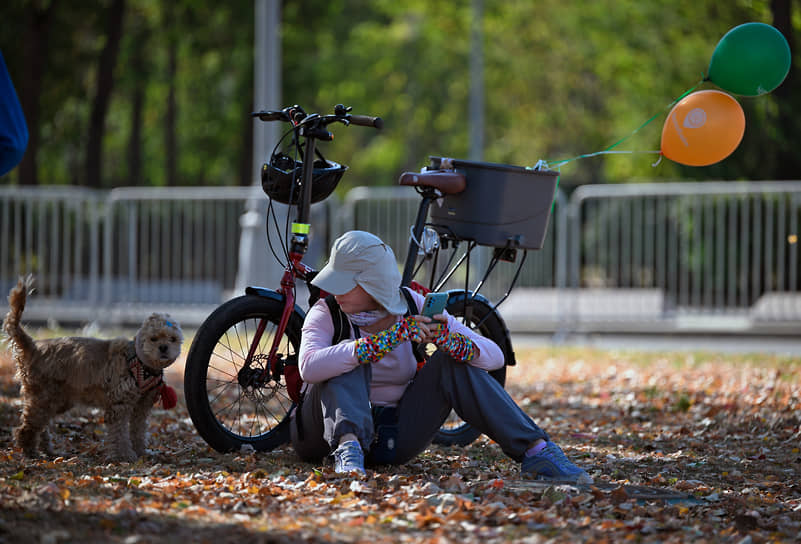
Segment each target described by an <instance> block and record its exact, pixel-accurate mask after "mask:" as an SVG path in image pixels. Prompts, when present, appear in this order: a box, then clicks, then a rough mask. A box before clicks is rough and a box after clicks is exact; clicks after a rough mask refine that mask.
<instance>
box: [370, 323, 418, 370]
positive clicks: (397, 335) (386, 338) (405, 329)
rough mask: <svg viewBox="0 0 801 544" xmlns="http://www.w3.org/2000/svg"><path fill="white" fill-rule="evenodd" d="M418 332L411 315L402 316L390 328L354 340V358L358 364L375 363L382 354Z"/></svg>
mask: <svg viewBox="0 0 801 544" xmlns="http://www.w3.org/2000/svg"><path fill="white" fill-rule="evenodd" d="M417 334H419V329H418V327H417V323H416V322H415V320H414V318H412V317H404V318H403V319H401V320H400V321H398V322H397V323H395V324H394V325H392V326H391V327H390V328H388V329H387V330H385V331H381V332H379V333H377V334H373V335H370V336H365V337H364V338H359V339H358V340H356V359H358V361H359V363H360V364H363V365H364V364H368V363H377V362H378V361H380V360H381V358H382V357H384V355H386V354H387V353H389V352H390V351H392V350H393V349H395V348H396V347H397V346H398V345H399V344H401V343H403V342H406V341H407V340H409V338H410V337H412V336H415V335H417Z"/></svg>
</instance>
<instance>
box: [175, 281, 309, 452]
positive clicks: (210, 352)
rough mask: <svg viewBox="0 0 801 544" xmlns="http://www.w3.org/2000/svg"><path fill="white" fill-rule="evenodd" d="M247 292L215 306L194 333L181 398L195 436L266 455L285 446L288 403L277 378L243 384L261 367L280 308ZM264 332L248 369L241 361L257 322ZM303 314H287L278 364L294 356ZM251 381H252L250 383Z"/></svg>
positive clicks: (215, 445)
mask: <svg viewBox="0 0 801 544" xmlns="http://www.w3.org/2000/svg"><path fill="white" fill-rule="evenodd" d="M275 295H276V298H274V299H273V298H267V297H264V296H259V295H253V294H247V295H243V296H240V297H237V298H234V299H231V300H229V301H228V302H226V303H224V304H223V305H221V306H220V307H218V308H217V309H216V310H215V311H214V312H212V314H211V315H209V317H208V318H206V320H205V321H204V322H203V324H202V325H201V326H200V328H199V329H198V330H197V333H196V334H195V338H194V340H193V342H192V346H191V348H190V349H189V354H188V356H187V360H186V369H185V371H184V396H185V398H186V406H187V409H188V410H189V415H190V417H191V418H192V423H194V425H195V428H196V429H197V431H198V434H200V436H201V437H202V438H203V439H204V440H205V441H206V442H207V443H208V444H209V445H210V446H211V447H212V448H214V449H215V450H217V451H219V452H230V451H238V450H241V449H242V447H243V446H250V447H252V448H253V449H254V450H256V451H270V450H272V449H275V448H276V447H278V446H280V445H282V444H284V443H287V442H289V413H290V410H291V409H292V407H293V406H294V404H293V403H292V400H291V399H290V398H289V395H288V393H287V391H286V383H285V382H284V380H283V376H282V375H281V376H279V380H278V381H276V380H274V379H273V378H269V379H268V380H267V381H266V383H263V384H261V385H259V386H255V387H254V386H251V385H247V384H245V385H246V386H243V380H247V379H249V378H253V377H254V376H256V375H258V374H259V373H260V371H261V370H262V369H263V368H264V365H265V363H266V361H267V358H268V354H269V351H270V347H271V346H272V342H273V338H274V335H275V330H276V328H277V326H278V323H279V322H280V319H281V314H282V312H283V308H284V302H283V299H282V298H280V295H278V294H277V293H276V294H275ZM262 319H264V320H266V322H267V323H266V328H265V330H264V333H263V335H262V337H261V340H260V342H259V344H258V346H257V349H256V352H255V353H254V357H253V359H252V361H253V363H252V364H251V366H250V367H249V369H248V370H245V369H243V368H244V361H245V359H246V357H247V353H248V349H249V347H250V344H251V342H252V340H253V337H254V333H255V330H256V327H257V326H258V324H259V322H260V321H261V320H262ZM302 324H303V316H302V315H300V314H299V313H298V311H295V312H293V313H292V315H291V316H290V319H289V322H288V323H287V326H286V330H285V331H284V334H283V338H282V339H281V343H280V345H279V349H278V354H279V356H280V357H281V360H282V361H286V360H288V359H290V358H293V357H294V358H295V361H296V358H297V353H298V350H299V347H300V333H301V326H302ZM251 382H252V380H251Z"/></svg>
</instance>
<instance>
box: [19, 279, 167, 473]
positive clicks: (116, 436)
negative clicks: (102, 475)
mask: <svg viewBox="0 0 801 544" xmlns="http://www.w3.org/2000/svg"><path fill="white" fill-rule="evenodd" d="M31 284H32V280H31V278H30V277H28V278H25V279H20V281H19V283H17V286H16V287H14V288H13V289H11V292H10V293H9V295H8V302H9V306H10V310H9V312H8V315H7V316H6V319H5V321H4V322H3V329H4V330H5V331H6V333H7V334H8V336H9V340H10V343H11V345H12V347H13V352H14V359H15V361H16V364H17V377H18V378H19V380H20V382H21V386H22V387H21V396H22V416H21V424H20V426H19V427H18V428H17V429H15V431H14V439H15V440H16V442H17V445H18V446H19V447H20V448H22V451H23V452H24V453H25V455H28V456H31V457H33V456H36V455H37V452H38V450H39V449H42V450H43V451H44V452H45V453H47V454H48V455H54V454H53V451H52V449H51V445H50V436H49V433H48V424H49V422H50V420H51V419H52V418H53V416H55V415H57V414H61V413H63V412H66V411H67V410H69V409H70V408H72V407H73V406H75V405H77V404H82V405H89V406H96V407H99V408H103V409H105V423H106V426H107V437H108V438H107V444H106V445H107V447H108V449H109V451H108V454H109V457H110V458H111V459H112V460H115V461H135V460H136V459H137V458H138V457H139V456H141V455H144V453H145V445H146V444H145V430H146V428H147V417H148V415H149V413H150V410H151V408H152V407H153V403H154V402H155V401H156V400H157V397H158V396H159V394H160V393H161V394H162V395H163V396H164V395H165V393H166V392H167V390H169V391H172V390H171V389H170V388H168V387H167V386H166V385H165V384H164V381H163V374H164V369H165V368H166V367H168V366H169V365H171V364H172V363H173V362H174V361H175V359H176V358H177V357H178V354H179V353H180V351H181V342H182V341H183V335H182V333H181V329H180V328H179V327H178V325H177V324H176V323H175V322H174V321H172V320H171V319H170V318H169V316H168V315H166V314H153V315H151V316H150V317H148V318H147V319H145V321H144V323H142V327H141V328H140V329H139V331H138V332H137V333H136V337H135V338H134V340H127V339H125V338H117V339H114V340H100V339H96V338H78V337H64V338H54V339H50V340H40V341H36V340H34V339H33V338H31V337H30V336H29V335H28V334H27V333H26V332H25V331H24V330H23V329H22V326H21V325H20V319H21V317H22V311H23V309H24V308H25V299H26V297H27V293H28V291H29V290H30V287H31ZM171 395H172V399H171V400H172V401H173V402H172V404H173V405H174V391H172V392H171ZM164 401H165V406H167V403H168V398H167V396H164Z"/></svg>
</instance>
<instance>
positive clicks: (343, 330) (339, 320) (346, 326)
mask: <svg viewBox="0 0 801 544" xmlns="http://www.w3.org/2000/svg"><path fill="white" fill-rule="evenodd" d="M325 303H326V305H328V311H329V312H330V313H331V319H332V320H333V321H334V334H333V335H332V337H331V345H332V346H336V345H337V344H339V343H340V342H342V341H343V340H347V339H348V338H350V327H351V323H350V321H349V320H348V316H346V315H345V312H343V311H342V308H340V307H339V303H338V302H337V301H336V299H335V298H334V295H328V296H327V297H325ZM353 331H354V332H355V333H356V334H355V336H356V338H358V337H359V336H360V333H359V327H357V326H356V325H353Z"/></svg>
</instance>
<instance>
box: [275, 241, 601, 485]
mask: <svg viewBox="0 0 801 544" xmlns="http://www.w3.org/2000/svg"><path fill="white" fill-rule="evenodd" d="M312 283H313V284H314V285H316V286H317V287H319V288H321V289H323V290H324V291H327V292H328V293H331V294H333V295H334V299H335V300H336V303H338V308H337V311H338V310H340V309H341V312H344V315H345V316H346V317H347V321H348V323H347V324H346V327H347V326H348V325H350V335H349V337H348V338H346V339H345V340H343V341H341V342H339V343H334V339H333V336H334V330H335V326H334V321H333V320H334V318H335V316H333V315H332V311H331V308H330V307H329V304H327V303H326V302H325V301H324V300H320V301H318V302H317V303H316V304H314V306H312V308H311V309H310V310H309V313H308V315H307V316H306V320H305V322H304V324H303V334H302V340H301V345H300V354H299V367H300V374H301V377H302V378H303V380H304V382H305V386H304V387H305V391H304V397H303V401H302V402H301V404H300V407H299V409H298V410H297V411H296V413H295V417H294V419H293V421H292V425H291V430H292V444H293V447H294V449H295V451H296V452H297V453H298V454H299V455H300V457H301V458H303V459H304V460H307V461H311V462H317V461H319V460H320V459H322V458H324V457H326V456H327V455H330V454H331V452H332V451H333V455H334V468H335V470H336V472H341V473H345V472H357V473H360V474H362V475H363V474H365V469H364V463H365V455H366V460H367V462H368V464H373V465H375V464H402V463H405V462H407V461H409V460H410V459H412V458H414V457H415V456H417V455H418V454H419V453H421V452H422V451H423V450H424V449H425V448H426V447H427V446H428V445H429V444H430V443H431V441H432V440H433V438H434V436H435V434H436V433H437V431H438V430H439V428H440V426H441V425H442V424H443V422H444V421H445V419H446V418H447V417H448V414H449V413H450V411H451V409H453V410H454V411H455V412H456V414H457V415H458V416H459V417H461V418H462V419H463V420H464V421H465V422H467V423H469V424H470V425H471V426H473V427H474V428H476V429H478V430H479V431H481V432H482V433H484V434H486V435H487V436H488V437H490V438H491V439H492V440H494V441H495V442H496V443H497V444H498V445H499V446H500V447H501V449H502V450H503V451H504V452H505V453H506V455H508V456H509V457H511V458H512V459H515V460H517V461H520V462H521V470H522V472H525V473H531V474H534V475H535V476H536V477H537V478H539V479H547V480H560V481H570V482H574V483H591V482H592V478H590V476H589V475H588V474H587V472H585V471H584V470H582V469H581V468H579V467H577V466H576V465H574V464H573V463H571V462H570V461H569V460H568V459H567V457H566V456H565V454H564V453H563V452H562V450H561V449H560V448H559V446H557V445H556V444H554V443H553V442H551V441H550V439H549V438H548V435H547V434H546V433H545V431H543V430H542V429H540V428H539V427H538V426H537V425H536V424H535V423H534V422H533V421H532V419H531V418H530V417H529V416H528V415H527V414H526V413H525V412H523V410H522V409H520V407H519V406H517V404H516V403H515V402H514V400H512V398H511V397H510V396H509V394H508V393H507V392H506V391H505V390H504V389H503V387H502V386H501V385H500V384H499V383H498V382H497V381H495V379H494V378H493V377H492V376H490V375H489V373H488V372H487V371H491V370H495V369H498V368H501V367H502V366H503V365H504V358H503V352H502V351H501V349H500V348H499V347H498V346H497V345H496V344H495V343H494V342H493V341H492V340H490V339H488V338H485V337H483V336H481V335H479V334H476V333H475V332H473V331H472V330H470V329H469V328H467V327H466V326H464V325H463V324H461V323H460V322H459V321H457V320H456V319H454V318H453V317H452V316H450V315H449V314H448V313H447V312H445V313H443V314H438V315H436V316H434V319H433V320H432V319H430V318H428V317H425V316H422V315H407V316H405V317H404V314H406V313H407V308H408V304H407V302H406V297H407V296H408V295H405V294H404V293H403V292H402V291H401V289H402V288H401V286H400V283H401V276H400V273H399V272H398V265H397V262H396V260H395V255H394V254H393V252H392V249H391V248H390V247H389V246H387V245H386V244H384V243H383V242H382V241H381V240H380V239H379V238H378V237H376V236H374V235H372V234H370V233H367V232H362V231H351V232H347V233H345V234H344V235H343V236H341V237H340V238H338V239H337V240H336V241H335V242H334V245H333V248H332V250H331V256H330V260H329V262H328V264H327V265H326V266H325V267H324V268H323V269H322V270H321V271H320V273H319V274H318V275H317V277H316V278H315V279H314V280H313V281H312ZM408 293H409V294H411V297H412V300H413V301H414V304H415V306H416V309H417V311H415V312H414V314H418V313H419V308H420V307H421V304H422V301H423V297H422V296H420V295H419V294H417V293H415V292H413V291H408ZM334 307H336V305H334ZM412 341H414V342H423V343H433V344H435V345H436V346H437V350H436V351H435V352H434V353H433V355H431V356H430V357H429V358H428V360H427V361H426V363H425V365H424V366H423V367H422V368H421V369H420V370H419V371H418V364H417V359H416V358H415V354H414V352H413V349H412Z"/></svg>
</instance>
